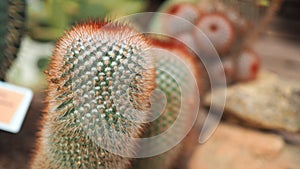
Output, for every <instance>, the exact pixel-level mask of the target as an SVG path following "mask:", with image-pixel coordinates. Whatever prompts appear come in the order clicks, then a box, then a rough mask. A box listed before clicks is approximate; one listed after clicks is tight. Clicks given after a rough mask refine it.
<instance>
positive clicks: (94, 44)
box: [31, 21, 155, 169]
mask: <svg viewBox="0 0 300 169" xmlns="http://www.w3.org/2000/svg"><path fill="white" fill-rule="evenodd" d="M148 48H149V44H148V42H147V40H146V39H145V38H144V37H143V36H142V35H141V34H138V33H137V32H136V31H135V30H134V29H132V28H130V27H129V26H126V25H124V24H120V23H105V22H100V21H99V22H92V21H91V22H89V23H86V24H82V25H77V26H76V27H74V28H73V29H71V30H70V31H69V32H68V33H67V34H66V35H64V36H63V37H62V38H61V39H60V40H59V41H58V43H57V45H56V48H55V51H54V53H53V58H52V61H51V63H50V70H49V72H48V81H49V86H48V91H47V98H46V104H47V105H46V109H45V114H44V116H43V120H42V129H41V131H40V138H39V140H38V149H37V150H36V154H35V156H34V159H33V162H32V164H31V167H32V168H104V169H106V168H110V169H112V168H129V167H130V159H129V158H124V157H121V156H119V155H116V154H113V153H110V152H109V151H107V150H105V149H103V148H102V147H101V145H98V144H97V143H99V142H100V143H101V144H102V145H105V146H108V147H109V148H116V149H117V148H118V146H122V144H123V142H122V141H124V140H121V139H122V135H123V136H124V137H126V136H127V137H140V136H141V135H142V133H143V131H144V130H145V129H146V127H147V126H146V125H144V124H142V123H134V122H132V121H130V119H128V116H134V114H133V115H131V114H130V113H131V112H130V110H126V109H130V106H128V105H120V104H121V103H120V102H119V101H118V100H122V99H124V98H122V97H124V94H126V93H128V95H129V99H130V102H131V103H132V105H133V106H134V108H135V109H138V110H141V111H147V109H148V108H149V107H150V102H149V98H150V94H151V92H152V90H153V89H154V87H155V84H154V83H155V82H154V79H155V72H154V71H155V70H154V67H153V66H152V65H153V62H152V60H151V57H149V54H148V53H147V49H148ZM130 79H131V80H130ZM124 104H125V103H124ZM125 112H127V113H125ZM139 115H140V116H139V117H133V118H137V119H139V120H143V118H147V117H146V116H147V114H146V113H145V114H144V115H143V117H141V114H139ZM114 132H116V133H114ZM116 135H121V136H120V137H118V138H115V136H116ZM118 141H119V142H118ZM113 142H114V143H113ZM124 142H126V140H125V141H124ZM126 143H127V144H126V147H127V151H128V153H134V152H135V148H136V143H135V142H129V143H128V142H126Z"/></svg>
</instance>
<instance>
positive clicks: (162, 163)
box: [134, 37, 202, 169]
mask: <svg viewBox="0 0 300 169" xmlns="http://www.w3.org/2000/svg"><path fill="white" fill-rule="evenodd" d="M151 42H152V45H153V47H154V48H158V49H163V50H166V51H168V52H170V54H171V55H176V56H177V57H179V58H180V59H181V61H183V62H184V64H186V66H188V67H189V68H190V70H191V71H192V73H193V75H194V76H195V77H201V74H202V72H200V66H199V64H198V63H197V62H198V60H197V57H196V56H195V55H193V54H192V53H191V52H190V51H189V50H188V49H187V48H186V46H184V45H183V44H182V43H180V42H179V41H177V40H176V39H173V38H166V37H163V38H157V37H156V38H151ZM160 54H166V55H168V53H160ZM159 58H160V59H157V60H156V64H155V66H156V68H157V69H156V85H157V87H156V88H157V89H159V90H161V91H164V93H165V94H166V98H167V101H168V102H167V103H166V106H165V109H164V111H163V112H162V114H161V116H160V117H159V118H158V119H156V120H155V121H153V122H151V123H150V127H149V129H148V130H147V131H146V133H145V135H144V137H151V136H156V135H158V134H161V133H162V132H164V131H166V130H167V129H169V128H170V127H171V125H173V124H174V122H175V120H177V117H178V115H179V112H180V109H181V106H180V104H194V102H193V101H192V102H187V101H184V100H181V96H182V93H181V92H182V91H184V90H185V89H184V88H186V87H189V84H188V83H189V81H188V80H187V78H186V75H187V73H188V72H187V71H186V70H185V69H183V68H181V67H182V66H183V65H182V63H181V62H180V61H179V60H177V59H175V58H173V57H159ZM161 70H168V71H169V72H168V73H171V75H170V74H168V73H167V72H164V71H161ZM174 78H175V79H174ZM196 80H197V84H198V89H199V90H200V91H199V92H200V93H201V92H202V91H201V84H200V83H201V81H200V79H199V78H197V79H196ZM178 82H185V83H183V85H180V84H178ZM198 89H196V90H198ZM182 111H191V110H187V109H184V108H183V109H182ZM181 123H182V124H183V125H181V126H180V127H186V126H185V125H184V124H191V123H192V119H190V118H189V117H186V119H184V120H183V121H182V122H181ZM175 130H177V132H180V129H175ZM176 134H177V133H176V132H174V135H176ZM175 138H176V137H175ZM172 139H174V136H171V137H169V138H167V139H166V140H163V141H162V140H160V142H155V143H153V145H146V146H148V148H147V149H149V150H151V149H153V148H154V147H156V146H159V145H160V144H162V142H163V143H164V144H171V142H172ZM188 139H190V137H187V138H185V139H184V140H188ZM185 144H186V143H185V141H182V142H180V143H179V144H178V145H176V146H175V147H174V148H172V149H171V150H169V151H167V152H165V153H163V154H160V155H157V156H154V157H150V158H142V159H138V160H137V162H136V164H135V167H134V168H136V169H152V168H155V169H173V168H175V167H179V168H181V167H182V168H183V167H186V166H185V164H184V163H186V161H187V159H186V158H185V157H186V153H190V152H188V150H186V145H185ZM188 144H190V145H191V146H193V143H192V142H189V143H188Z"/></svg>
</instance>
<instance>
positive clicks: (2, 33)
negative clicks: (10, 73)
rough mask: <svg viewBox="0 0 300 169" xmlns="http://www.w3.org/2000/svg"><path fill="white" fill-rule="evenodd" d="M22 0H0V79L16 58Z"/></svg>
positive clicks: (21, 26)
mask: <svg viewBox="0 0 300 169" xmlns="http://www.w3.org/2000/svg"><path fill="white" fill-rule="evenodd" d="M25 8H26V4H25V1H24V0H2V1H0V23H1V27H0V80H4V79H5V74H6V71H7V70H8V69H9V67H10V65H11V64H12V62H13V60H14V59H15V58H16V55H17V52H18V49H19V46H20V41H21V37H22V34H23V30H24V20H25Z"/></svg>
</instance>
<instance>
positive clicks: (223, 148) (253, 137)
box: [189, 124, 300, 169]
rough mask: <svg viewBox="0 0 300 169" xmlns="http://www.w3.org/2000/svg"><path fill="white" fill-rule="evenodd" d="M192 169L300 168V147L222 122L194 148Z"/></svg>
mask: <svg viewBox="0 0 300 169" xmlns="http://www.w3.org/2000/svg"><path fill="white" fill-rule="evenodd" d="M195 149H196V150H195V153H194V154H193V156H192V158H191V160H190V161H189V169H199V168H201V169H241V168H243V169H270V168H272V169H283V168H289V169H298V167H299V166H300V160H299V159H300V148H299V147H295V146H294V147H293V146H290V145H289V146H287V145H286V144H285V143H284V141H283V139H282V138H281V137H280V136H278V135H274V134H266V133H262V132H258V131H254V130H249V129H246V128H240V127H238V126H234V125H228V124H220V125H219V127H218V129H217V130H216V132H215V133H214V135H213V136H212V137H211V138H210V139H209V140H208V141H207V142H206V143H204V144H203V145H199V146H198V147H196V148H195Z"/></svg>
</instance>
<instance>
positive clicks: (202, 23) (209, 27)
mask: <svg viewBox="0 0 300 169" xmlns="http://www.w3.org/2000/svg"><path fill="white" fill-rule="evenodd" d="M195 24H196V26H197V27H198V28H199V29H200V30H201V31H202V32H203V33H204V34H205V35H206V36H207V37H208V39H209V40H210V41H211V42H212V44H213V45H214V47H215V48H216V50H217V51H218V52H219V53H225V52H227V51H229V50H230V48H231V46H232V44H233V42H234V40H235V36H236V35H235V29H234V25H233V24H232V22H231V21H230V20H229V19H228V18H227V17H226V16H225V15H223V14H222V13H217V12H216V13H206V14H203V15H201V16H200V17H199V19H198V20H197V21H196V23H195ZM196 41H197V42H198V44H199V45H201V44H202V43H204V42H206V40H203V39H198V38H196Z"/></svg>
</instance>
